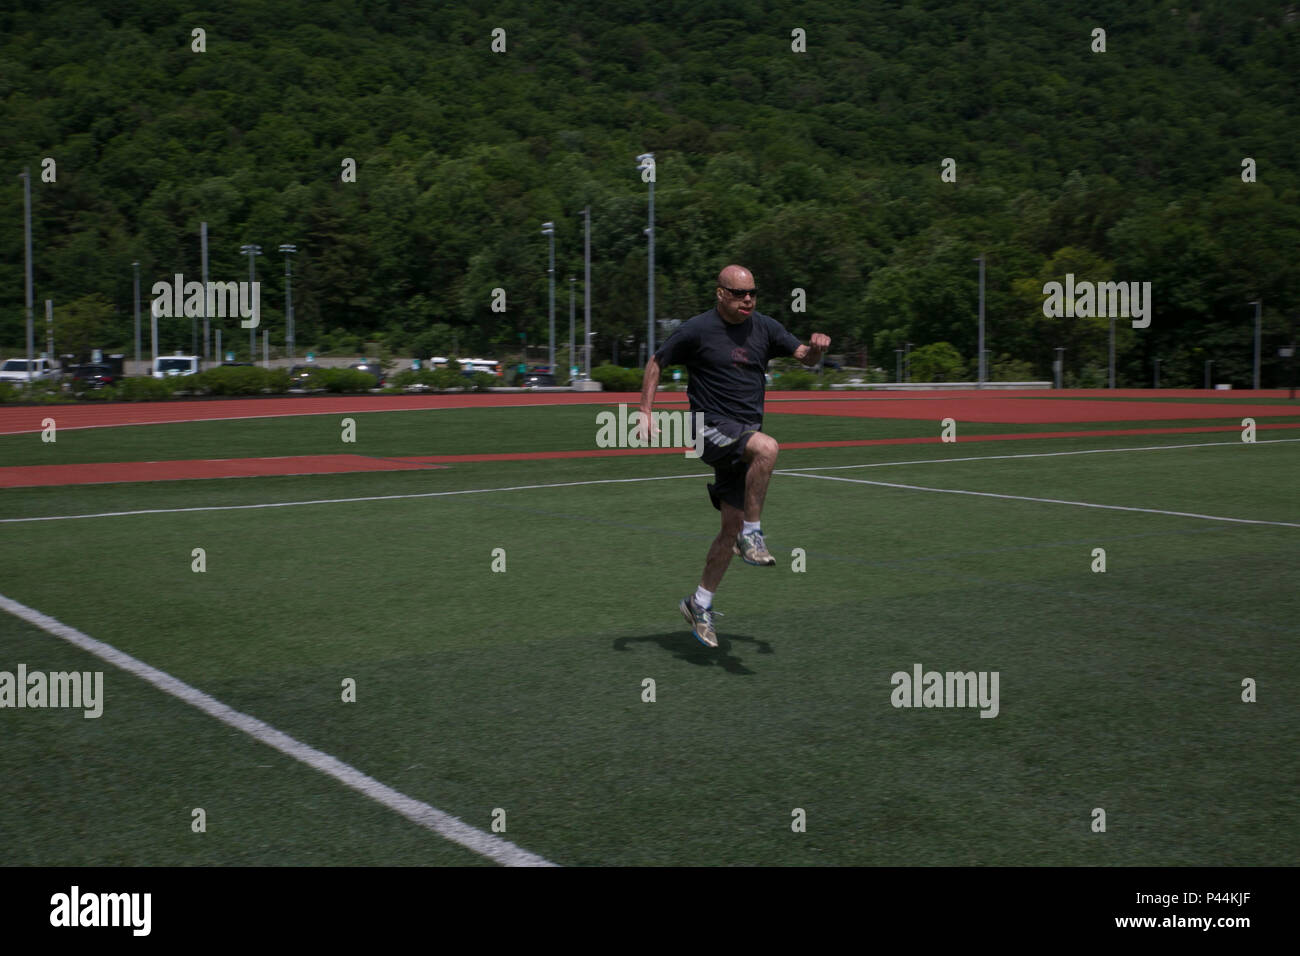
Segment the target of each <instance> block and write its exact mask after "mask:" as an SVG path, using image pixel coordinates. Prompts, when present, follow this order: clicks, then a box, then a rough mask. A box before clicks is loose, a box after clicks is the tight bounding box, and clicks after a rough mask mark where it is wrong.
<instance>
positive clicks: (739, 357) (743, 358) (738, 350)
mask: <svg viewBox="0 0 1300 956" xmlns="http://www.w3.org/2000/svg"><path fill="white" fill-rule="evenodd" d="M731 361H732V363H734V364H736V365H748V364H750V362H749V353H748V352H746V351H745V347H744V346H743V345H738V346H736V347H735V348H734V349H732V350H731Z"/></svg>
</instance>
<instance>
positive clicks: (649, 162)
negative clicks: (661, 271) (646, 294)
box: [636, 153, 655, 355]
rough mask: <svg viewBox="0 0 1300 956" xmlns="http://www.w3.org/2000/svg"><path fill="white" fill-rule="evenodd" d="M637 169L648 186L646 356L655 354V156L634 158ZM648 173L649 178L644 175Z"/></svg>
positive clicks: (648, 154)
mask: <svg viewBox="0 0 1300 956" xmlns="http://www.w3.org/2000/svg"><path fill="white" fill-rule="evenodd" d="M636 161H637V167H638V168H639V169H640V170H641V178H642V179H643V180H645V181H646V182H648V183H649V184H650V225H648V226H646V229H645V234H646V238H647V239H648V240H649V245H648V250H649V256H650V261H649V265H648V268H647V275H648V277H649V278H648V283H649V288H650V302H649V309H650V314H649V317H648V322H649V326H650V328H649V330H648V333H647V341H648V342H649V349H648V354H650V355H654V354H655V154H654V153H642V154H641V155H640V156H638V157H637V158H636ZM646 173H649V176H647V175H646Z"/></svg>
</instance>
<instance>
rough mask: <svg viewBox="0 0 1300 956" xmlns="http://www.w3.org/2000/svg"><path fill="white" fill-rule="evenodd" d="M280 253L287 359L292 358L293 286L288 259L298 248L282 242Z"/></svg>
mask: <svg viewBox="0 0 1300 956" xmlns="http://www.w3.org/2000/svg"><path fill="white" fill-rule="evenodd" d="M280 251H281V252H283V253H284V347H285V349H286V350H287V351H288V353H289V358H293V285H292V282H291V281H290V280H291V270H290V269H289V257H290V256H291V255H293V254H294V253H295V252H297V251H298V247H297V246H295V245H293V243H289V242H282V243H280Z"/></svg>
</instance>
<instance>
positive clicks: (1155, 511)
mask: <svg viewBox="0 0 1300 956" xmlns="http://www.w3.org/2000/svg"><path fill="white" fill-rule="evenodd" d="M781 474H783V475H789V476H791V477H793V478H819V479H821V480H822V481H847V482H851V483H853V484H855V485H878V486H879V487H881V488H901V489H903V490H905V491H932V492H935V493H937V494H941V495H974V496H976V497H979V498H1005V499H1007V500H1009V501H1035V502H1040V503H1042V504H1049V505H1073V506H1075V507H1076V508H1104V509H1106V510H1107V511H1140V512H1142V513H1144V514H1152V515H1171V516H1173V517H1176V518H1199V519H1201V520H1202V521H1230V522H1232V523H1234V524H1267V525H1274V526H1276V527H1279V528H1300V524H1298V523H1295V522H1291V521H1265V520H1263V519H1260V518H1225V517H1223V516H1221V515H1202V514H1196V513H1194V512H1190V511H1164V510H1161V509H1160V508H1133V507H1130V506H1128V505H1099V504H1094V503H1093V502H1090V501H1067V500H1065V499H1064V498H1031V497H1030V496H1028V495H1000V494H995V493H994V492H991V491H964V490H962V489H959V488H927V487H925V486H924V485H902V484H898V483H896V482H892V481H869V480H868V479H866V478H841V477H840V476H839V475H808V474H802V473H800V472H797V471H783V472H781Z"/></svg>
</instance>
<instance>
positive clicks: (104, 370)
mask: <svg viewBox="0 0 1300 956" xmlns="http://www.w3.org/2000/svg"><path fill="white" fill-rule="evenodd" d="M119 377H120V376H119V375H118V374H117V373H116V371H115V370H114V369H113V366H111V365H103V364H94V363H89V364H86V365H74V366H73V367H72V375H71V378H72V381H70V382H66V383H65V384H64V387H65V388H76V387H77V384H78V383H83V384H84V385H85V387H86V388H94V389H100V388H103V387H104V386H106V385H112V384H113V383H114V382H116V381H117V380H118V378H119Z"/></svg>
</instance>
